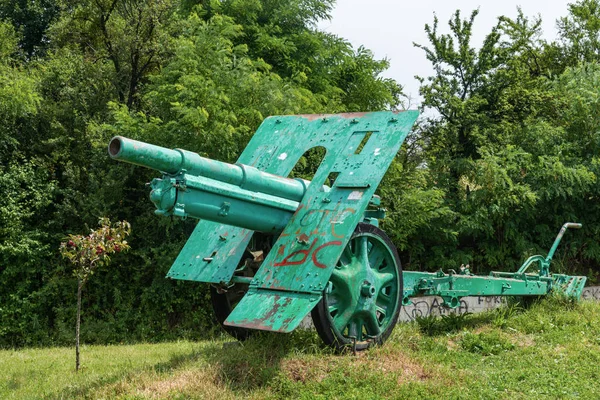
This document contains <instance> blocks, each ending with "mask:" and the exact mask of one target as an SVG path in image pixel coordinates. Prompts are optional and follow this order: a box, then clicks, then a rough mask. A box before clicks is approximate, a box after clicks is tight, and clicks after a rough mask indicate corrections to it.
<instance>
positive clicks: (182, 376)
mask: <svg viewBox="0 0 600 400" xmlns="http://www.w3.org/2000/svg"><path fill="white" fill-rule="evenodd" d="M157 378H158V379H157V380H154V381H151V382H143V383H141V384H139V382H138V384H139V386H138V388H137V391H136V395H138V396H141V397H143V398H149V399H162V398H168V397H169V395H170V394H174V393H178V394H181V393H194V394H202V398H204V399H223V398H224V397H228V396H224V395H225V394H226V393H225V392H226V390H225V389H224V388H222V387H219V386H218V385H216V384H215V383H214V382H215V376H214V373H211V372H209V371H206V370H194V371H182V372H179V373H176V374H173V375H170V376H166V377H157Z"/></svg>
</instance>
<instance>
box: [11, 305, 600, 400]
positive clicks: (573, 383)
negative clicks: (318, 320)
mask: <svg viewBox="0 0 600 400" xmlns="http://www.w3.org/2000/svg"><path fill="white" fill-rule="evenodd" d="M82 365H83V369H82V370H81V371H80V372H79V373H75V372H74V370H73V369H74V368H73V367H74V350H73V349H71V348H44V349H24V350H16V351H11V350H3V351H0V366H1V367H0V398H2V399H35V398H51V399H53V398H65V399H70V398H100V399H113V398H122V399H138V398H139V399H146V398H155V399H161V398H168V399H188V398H197V399H228V398H256V399H263V398H306V399H329V398H339V399H348V398H361V399H376V398H392V399H402V398H407V399H408V398H411V399H422V398H433V399H453V398H456V399H474V398H483V399H543V398H548V399H554V398H565V399H571V398H573V399H575V398H580V399H596V398H600V303H593V302H582V303H579V304H573V303H570V302H568V301H566V300H561V299H548V300H544V301H542V302H540V303H538V304H534V305H533V306H532V307H531V308H530V309H528V310H523V309H521V308H518V307H509V308H505V309H500V310H496V311H493V312H488V313H485V314H477V315H467V316H451V317H446V318H443V319H433V318H428V319H421V320H420V321H418V323H411V324H399V325H398V326H397V327H396V329H395V331H394V334H393V335H392V337H391V338H390V340H389V341H388V342H387V343H386V344H385V345H384V346H382V347H378V348H373V349H371V350H369V351H366V352H363V353H359V354H358V355H353V354H352V353H349V354H345V355H335V354H332V353H331V352H330V351H329V350H328V349H324V348H323V347H322V345H321V343H320V340H319V338H318V337H317V336H316V334H314V333H313V332H307V331H299V332H295V333H293V334H292V335H276V334H262V335H259V336H258V337H256V338H253V339H251V340H249V341H247V342H246V343H244V344H243V345H236V344H234V343H232V342H230V341H229V339H227V338H226V337H224V338H223V339H222V340H212V341H204V342H177V343H162V344H138V345H130V346H125V345H123V346H84V347H83V349H82Z"/></svg>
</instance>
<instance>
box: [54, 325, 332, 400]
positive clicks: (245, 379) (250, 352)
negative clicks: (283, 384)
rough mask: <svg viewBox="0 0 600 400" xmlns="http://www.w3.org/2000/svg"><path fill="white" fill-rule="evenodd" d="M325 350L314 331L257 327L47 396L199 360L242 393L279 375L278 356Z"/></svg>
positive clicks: (82, 394) (84, 391)
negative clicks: (245, 335) (242, 336)
mask: <svg viewBox="0 0 600 400" xmlns="http://www.w3.org/2000/svg"><path fill="white" fill-rule="evenodd" d="M157 346H160V344H157ZM328 351H329V350H328V349H324V348H323V344H322V342H321V341H320V340H319V338H318V336H317V335H316V333H315V332H313V331H306V330H297V331H294V332H292V333H291V334H277V333H271V332H258V331H257V332H256V334H253V335H252V336H251V337H250V338H249V339H248V340H246V341H245V342H243V343H240V342H235V341H233V339H232V341H230V342H222V341H210V342H203V344H202V346H200V347H199V348H197V349H193V350H191V351H189V352H188V353H186V354H178V355H175V356H172V357H171V358H170V359H169V360H167V361H163V362H159V363H156V364H154V365H152V366H146V367H141V368H135V369H131V370H126V371H123V372H119V373H115V374H113V375H109V376H102V377H99V378H98V379H97V380H94V381H92V382H86V383H82V384H81V385H78V386H71V387H68V388H66V389H64V390H62V391H60V392H59V393H56V394H54V395H51V396H49V397H48V398H51V399H66V398H94V395H95V393H96V392H97V391H99V390H100V389H102V388H103V387H106V386H110V385H114V384H117V383H118V382H119V381H122V380H125V381H127V380H130V379H131V380H133V379H134V378H135V377H136V376H139V375H140V374H143V373H144V372H150V371H152V372H155V373H159V374H166V375H168V374H170V373H173V372H175V371H177V370H179V369H182V368H184V367H186V366H188V365H191V364H194V363H195V362H199V361H203V362H204V363H206V364H208V366H206V368H210V369H211V370H213V371H215V372H216V374H215V375H216V382H215V383H217V384H219V385H222V386H225V387H227V388H228V389H230V390H231V391H233V392H239V393H240V394H242V393H247V392H250V391H253V390H255V389H257V388H261V387H264V386H266V385H268V384H269V383H270V382H271V381H272V379H273V378H275V377H276V376H277V375H278V372H279V370H280V368H281V360H282V359H283V358H285V357H286V356H287V355H289V354H291V353H294V354H299V353H303V354H315V353H319V354H321V353H326V352H328ZM84 373H85V372H84Z"/></svg>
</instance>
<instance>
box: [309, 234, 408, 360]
mask: <svg viewBox="0 0 600 400" xmlns="http://www.w3.org/2000/svg"><path fill="white" fill-rule="evenodd" d="M361 233H371V234H373V235H375V236H378V237H379V238H381V239H382V241H383V242H385V244H386V245H387V247H388V248H389V249H390V250H391V252H392V257H393V258H394V260H395V261H396V265H397V270H398V281H399V282H398V288H399V290H398V299H397V307H396V310H395V312H394V315H393V316H392V319H391V320H390V322H389V325H388V327H387V329H386V330H385V331H383V332H382V333H381V334H380V335H379V336H378V337H377V340H376V341H364V342H357V343H356V347H355V348H353V347H354V341H353V340H351V339H348V338H346V337H344V336H342V335H339V336H338V334H337V333H336V331H335V330H334V329H332V325H333V321H332V319H331V315H330V314H329V309H328V307H327V293H326V291H323V297H322V298H321V301H319V302H318V303H317V305H316V306H315V308H313V310H312V312H311V317H312V320H313V324H314V326H315V329H316V330H317V333H318V334H319V337H320V338H321V340H323V342H324V343H325V344H326V345H328V346H330V347H332V348H333V349H334V350H335V351H336V352H343V351H347V350H356V351H362V350H366V349H368V348H369V347H371V346H373V345H381V344H383V343H384V342H385V341H386V340H387V338H388V337H389V336H390V335H391V334H392V331H393V330H394V327H395V326H396V323H397V322H398V317H399V316H400V310H401V309H402V295H403V279H402V264H401V263H400V257H399V256H398V250H397V249H396V246H394V244H393V243H392V241H391V240H390V238H389V237H388V236H387V235H386V233H385V232H384V231H383V230H381V229H379V228H378V227H376V226H375V225H371V224H367V223H362V222H361V223H359V224H358V225H357V227H356V229H355V230H354V233H352V236H351V237H350V240H352V239H354V238H355V237H357V236H359V235H360V234H361Z"/></svg>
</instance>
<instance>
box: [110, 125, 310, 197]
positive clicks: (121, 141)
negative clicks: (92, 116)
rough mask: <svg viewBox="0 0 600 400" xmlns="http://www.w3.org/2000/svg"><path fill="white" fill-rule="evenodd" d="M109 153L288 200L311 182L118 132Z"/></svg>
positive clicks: (133, 161)
mask: <svg viewBox="0 0 600 400" xmlns="http://www.w3.org/2000/svg"><path fill="white" fill-rule="evenodd" d="M108 154H109V155H110V156H111V157H112V158H113V159H115V160H119V161H124V162H127V163H130V164H135V165H140V166H143V167H147V168H152V169H156V170H159V171H161V172H163V173H165V174H169V175H175V174H178V173H180V172H183V171H185V172H186V173H187V174H190V175H195V176H202V177H205V178H210V179H214V180H217V181H220V182H223V183H229V184H232V185H235V186H239V187H240V188H242V189H246V190H248V191H251V192H260V193H265V194H270V195H272V196H277V197H281V198H284V199H287V200H293V201H298V202H299V201H301V200H302V197H304V193H305V192H306V188H307V186H308V183H309V182H307V181H305V180H303V179H290V178H284V177H281V176H277V175H273V174H269V173H267V172H264V171H260V170H258V169H256V168H254V167H251V166H249V165H244V164H228V163H224V162H221V161H216V160H211V159H209V158H205V157H202V156H200V155H199V154H197V153H193V152H191V151H187V150H182V149H174V150H171V149H167V148H165V147H160V146H155V145H152V144H148V143H144V142H140V141H137V140H133V139H128V138H125V137H122V136H115V137H114V138H112V139H111V141H110V142H109V144H108Z"/></svg>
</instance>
